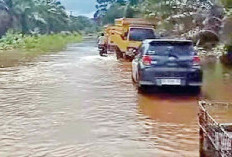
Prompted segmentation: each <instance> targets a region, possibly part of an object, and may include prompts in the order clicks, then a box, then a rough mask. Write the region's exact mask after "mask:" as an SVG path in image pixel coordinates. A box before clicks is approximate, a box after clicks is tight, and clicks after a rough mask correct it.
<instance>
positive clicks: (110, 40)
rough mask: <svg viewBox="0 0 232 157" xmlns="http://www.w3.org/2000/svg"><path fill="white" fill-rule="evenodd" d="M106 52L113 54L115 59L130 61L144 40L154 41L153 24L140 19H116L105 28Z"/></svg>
mask: <svg viewBox="0 0 232 157" xmlns="http://www.w3.org/2000/svg"><path fill="white" fill-rule="evenodd" d="M105 36H106V42H107V43H106V45H107V51H108V52H115V53H116V56H117V59H121V58H124V59H128V60H132V59H133V58H134V56H135V54H136V52H137V51H138V48H139V46H140V45H141V44H142V41H143V40H145V39H154V38H156V35H155V24H154V23H151V22H149V21H147V20H145V19H141V18H121V19H116V20H115V24H114V25H111V26H107V27H106V28H105Z"/></svg>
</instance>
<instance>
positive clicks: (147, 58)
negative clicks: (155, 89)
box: [142, 56, 152, 66]
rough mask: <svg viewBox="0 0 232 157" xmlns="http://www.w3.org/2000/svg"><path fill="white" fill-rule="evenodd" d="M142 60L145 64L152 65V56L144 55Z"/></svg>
mask: <svg viewBox="0 0 232 157" xmlns="http://www.w3.org/2000/svg"><path fill="white" fill-rule="evenodd" d="M142 61H143V64H144V65H146V66H148V65H151V61H152V59H151V57H150V56H143V58H142Z"/></svg>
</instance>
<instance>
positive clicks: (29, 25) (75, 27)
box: [0, 0, 95, 35]
mask: <svg viewBox="0 0 232 157" xmlns="http://www.w3.org/2000/svg"><path fill="white" fill-rule="evenodd" d="M91 22H92V21H91V20H90V19H88V18H84V17H74V16H69V15H68V14H67V13H66V10H65V8H64V6H63V5H62V4H61V2H60V1H58V0H0V35H2V34H4V33H5V32H6V31H7V30H8V29H9V28H13V29H14V30H18V31H20V32H23V33H24V34H25V33H31V34H33V33H43V34H44V33H52V32H53V33H57V32H61V31H81V30H85V29H87V27H90V30H94V29H95V28H93V26H94V24H92V23H91ZM86 23H88V25H85V27H83V24H86ZM88 30H89V29H88Z"/></svg>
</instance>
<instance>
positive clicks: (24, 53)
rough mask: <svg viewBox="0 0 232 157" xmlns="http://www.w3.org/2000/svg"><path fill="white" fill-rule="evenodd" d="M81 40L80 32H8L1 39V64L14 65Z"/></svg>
mask: <svg viewBox="0 0 232 157" xmlns="http://www.w3.org/2000/svg"><path fill="white" fill-rule="evenodd" d="M81 40H82V36H81V35H80V34H78V33H59V34H49V35H22V34H20V33H12V32H8V33H7V34H6V35H5V36H3V37H2V38H1V39H0V66H1V67H7V66H13V65H15V64H18V63H21V62H25V61H27V60H29V59H31V58H33V57H36V56H38V55H40V54H48V53H53V52H57V51H61V50H62V49H64V48H65V47H66V45H67V44H68V43H74V42H80V41H81Z"/></svg>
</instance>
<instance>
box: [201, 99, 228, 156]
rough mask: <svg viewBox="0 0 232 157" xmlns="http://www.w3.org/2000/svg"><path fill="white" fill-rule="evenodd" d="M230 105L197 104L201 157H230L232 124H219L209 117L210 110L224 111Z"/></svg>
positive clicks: (205, 102)
mask: <svg viewBox="0 0 232 157" xmlns="http://www.w3.org/2000/svg"><path fill="white" fill-rule="evenodd" d="M229 107H232V104H231V103H223V102H209V101H200V102H199V114H198V116H199V126H200V154H201V156H202V157H208V156H210V157H212V156H213V157H232V123H219V122H217V121H216V120H215V118H213V117H212V116H211V115H210V112H209V111H208V110H209V109H211V108H214V109H217V110H224V111H226V109H228V108H229Z"/></svg>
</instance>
